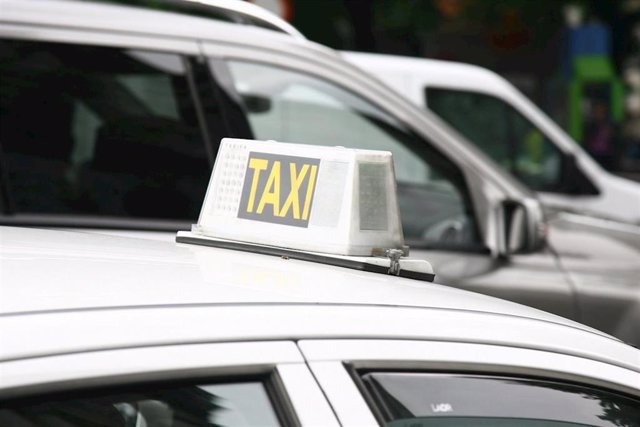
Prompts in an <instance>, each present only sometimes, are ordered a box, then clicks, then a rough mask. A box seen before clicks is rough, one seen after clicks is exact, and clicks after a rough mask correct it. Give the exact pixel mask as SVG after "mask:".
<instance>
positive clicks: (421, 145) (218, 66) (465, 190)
mask: <svg viewBox="0 0 640 427" xmlns="http://www.w3.org/2000/svg"><path fill="white" fill-rule="evenodd" d="M207 61H208V62H209V63H210V64H214V65H210V66H209V69H210V72H211V74H212V75H213V79H214V80H216V81H219V82H221V81H224V82H226V83H221V84H220V86H221V87H222V88H223V90H224V91H225V92H227V93H228V96H229V97H230V98H231V99H234V100H239V99H240V98H241V96H240V93H239V92H238V91H237V90H236V87H235V84H234V83H235V82H234V81H233V78H232V73H231V69H230V67H229V62H233V61H237V62H242V63H246V64H255V65H259V66H264V67H269V68H271V69H281V70H284V71H287V72H292V73H297V74H301V75H304V76H308V77H310V78H313V79H317V80H320V81H322V82H324V83H326V84H329V85H332V86H334V87H336V88H338V89H340V90H342V91H344V92H346V93H348V94H350V95H351V96H354V97H356V98H359V99H361V100H363V101H364V102H366V103H369V104H371V105H372V106H373V107H375V108H377V109H378V110H380V111H381V112H382V113H384V114H386V115H388V116H390V117H392V118H393V119H394V120H396V121H397V122H398V124H399V126H400V128H399V130H400V131H402V132H404V133H406V134H407V136H409V137H411V138H412V139H413V140H414V141H415V142H417V144H413V145H415V146H413V145H412V146H409V145H405V144H403V145H405V147H406V148H407V149H408V150H409V151H411V152H413V153H414V154H415V155H416V156H417V157H418V158H420V160H422V161H425V162H426V160H424V159H425V157H428V156H426V155H425V153H426V152H429V151H432V152H433V153H434V154H435V155H436V157H440V158H442V159H444V161H445V162H447V163H448V164H450V165H451V166H453V167H454V168H455V169H456V172H457V174H456V175H457V176H459V177H460V180H459V181H460V182H459V183H458V184H459V186H456V188H457V189H459V190H460V193H461V199H462V200H463V203H464V207H465V208H467V211H468V214H469V216H470V217H471V220H472V222H473V224H472V227H473V228H474V232H475V234H476V236H478V239H477V242H475V244H472V245H467V246H455V245H434V244H432V243H430V242H426V241H419V240H411V239H409V240H407V242H408V243H409V244H410V245H411V247H413V248H415V249H428V250H444V251H450V252H465V253H480V254H488V253H490V252H491V250H490V249H489V248H488V247H487V245H486V239H485V236H483V233H482V229H481V225H480V223H481V219H480V218H479V216H478V209H477V207H476V205H475V200H474V197H473V195H472V194H471V188H472V187H471V186H470V185H469V183H468V179H467V175H466V174H465V173H464V171H463V170H462V168H461V167H460V165H458V164H457V163H456V162H454V161H453V160H451V159H450V157H449V156H448V155H447V154H445V153H443V151H442V150H441V149H439V148H438V147H437V146H436V144H433V142H432V141H430V140H429V139H428V138H426V137H423V136H422V135H421V134H420V133H418V132H416V131H415V130H414V129H413V127H412V126H411V125H409V124H408V123H407V122H406V121H405V120H403V119H402V118H400V117H398V116H397V115H396V114H393V113H392V112H391V111H389V109H387V108H384V107H383V106H381V105H380V104H379V103H378V102H376V101H374V100H372V99H371V98H370V97H369V96H367V94H364V93H362V92H361V91H356V90H353V88H351V87H349V86H347V85H345V84H343V83H341V82H339V81H337V80H335V79H332V78H330V77H328V76H326V75H321V74H319V73H317V72H314V71H313V70H310V69H309V68H308V67H302V66H301V67H297V66H295V65H294V64H291V63H288V62H285V63H276V62H274V61H270V60H268V59H265V58H260V57H256V58H247V57H244V56H237V55H222V56H215V55H213V54H208V55H207ZM237 102H239V101H237ZM233 111H234V113H235V114H240V115H243V116H244V117H243V121H244V122H245V123H246V124H247V127H246V129H247V130H246V131H247V132H248V133H246V134H243V135H239V136H238V137H239V138H246V139H254V135H253V131H252V129H251V126H250V124H249V119H248V112H247V111H246V109H245V107H244V106H243V105H242V104H241V103H239V108H237V109H234V110H233ZM236 120H240V119H236ZM381 131H384V130H381ZM396 141H397V142H399V143H402V141H398V140H396ZM447 180H448V181H451V180H450V179H449V178H448V177H447ZM452 184H453V182H452ZM454 186H455V185H454Z"/></svg>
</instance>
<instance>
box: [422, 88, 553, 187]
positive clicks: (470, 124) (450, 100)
mask: <svg viewBox="0 0 640 427" xmlns="http://www.w3.org/2000/svg"><path fill="white" fill-rule="evenodd" d="M425 94H426V101H427V106H428V107H429V108H430V109H431V110H433V111H434V112H435V113H436V114H438V115H439V116H440V117H442V118H443V119H444V120H445V121H446V122H448V123H449V124H450V125H451V126H452V127H454V128H455V129H456V130H458V131H459V132H460V133H461V134H462V135H464V136H465V137H466V138H467V139H469V140H470V141H471V142H473V143H475V144H476V145H478V146H479V147H480V148H481V149H482V150H483V151H484V152H485V153H487V154H488V155H489V156H490V157H491V158H493V159H494V160H495V161H496V162H497V163H499V164H500V165H502V166H503V167H505V168H506V169H508V170H509V171H511V172H512V173H513V174H514V175H516V176H517V177H519V178H520V179H521V180H522V181H523V182H524V183H525V184H527V185H528V186H529V187H530V188H532V189H534V190H536V191H554V190H555V189H557V188H558V187H559V186H560V184H561V182H560V180H561V168H562V153H561V152H560V151H559V150H558V148H557V147H556V146H555V145H554V144H553V143H552V142H551V141H550V140H549V139H548V138H547V137H546V136H545V135H544V133H542V131H541V130H540V129H538V128H537V127H536V126H535V125H534V124H533V123H531V122H530V121H529V120H528V119H527V118H525V117H524V116H523V115H522V114H520V112H518V111H517V110H516V109H515V108H513V107H512V106H511V105H509V104H508V103H506V102H505V101H503V100H501V99H498V98H496V97H493V96H490V95H485V94H481V93H477V92H466V91H461V90H449V89H440V88H427V89H426V90H425Z"/></svg>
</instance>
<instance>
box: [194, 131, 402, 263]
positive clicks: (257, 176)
mask: <svg viewBox="0 0 640 427" xmlns="http://www.w3.org/2000/svg"><path fill="white" fill-rule="evenodd" d="M395 186H396V184H395V178H394V172H393V162H392V156H391V153H389V152H385V151H371V150H355V149H350V148H342V147H321V146H310V145H299V144H288V143H280V142H273V141H254V140H241V139H230V138H225V139H223V140H222V143H221V144H220V149H219V151H218V157H217V159H216V164H215V166H214V169H213V173H212V175H211V181H210V182H209V188H208V190H207V194H206V196H205V201H204V204H203V207H202V211H201V213H200V218H199V219H198V224H197V225H196V226H195V227H194V228H193V231H194V232H195V233H199V234H202V235H204V236H211V237H218V238H223V239H230V240H237V241H243V242H250V243H254V244H264V245H272V246H279V247H284V248H290V249H298V250H307V251H314V252H323V253H330V254H337V255H364V256H371V255H372V253H373V251H374V249H380V248H384V249H389V248H398V249H401V248H402V247H403V245H404V239H403V235H402V227H401V224H400V215H399V210H398V201H397V198H396V191H395Z"/></svg>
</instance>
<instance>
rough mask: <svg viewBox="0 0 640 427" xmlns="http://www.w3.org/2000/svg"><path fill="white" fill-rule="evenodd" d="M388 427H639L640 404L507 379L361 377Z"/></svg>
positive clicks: (392, 374)
mask: <svg viewBox="0 0 640 427" xmlns="http://www.w3.org/2000/svg"><path fill="white" fill-rule="evenodd" d="M362 380H363V382H364V385H365V389H366V392H367V393H366V394H367V395H368V396H367V397H368V398H369V400H370V404H371V405H372V406H373V407H374V408H375V409H376V410H377V411H378V413H380V415H381V416H382V417H383V418H384V421H385V423H386V425H389V426H415V427H453V426H457V427H471V426H474V427H485V426H486V427H489V426H494V427H516V426H517V427H573V426H592V427H614V426H617V427H638V425H640V424H639V420H640V401H637V400H635V399H632V398H629V397H626V396H622V395H618V394H615V393H611V392H608V391H603V390H599V389H591V388H588V387H584V386H580V385H574V384H564V383H560V382H552V381H544V380H529V379H522V378H507V377H484V376H472V375H462V374H460V375H447V374H428V373H401V372H380V373H367V374H365V375H363V376H362Z"/></svg>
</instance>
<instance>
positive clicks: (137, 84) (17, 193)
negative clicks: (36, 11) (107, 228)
mask: <svg viewBox="0 0 640 427" xmlns="http://www.w3.org/2000/svg"><path fill="white" fill-rule="evenodd" d="M193 105H194V104H193V102H192V99H191V96H190V92H189V90H188V84H187V76H186V70H185V64H184V62H183V59H182V58H181V57H180V56H177V55H173V54H164V53H152V52H142V51H130V50H121V49H113V48H103V47H90V46H76V45H69V44H57V43H37V42H23V41H8V40H3V41H0V143H1V144H2V150H3V152H4V156H3V161H4V164H5V166H6V169H7V171H8V173H7V178H8V181H9V185H10V192H11V196H12V199H13V202H14V205H15V206H14V209H15V211H16V212H19V213H38V214H85V215H105V216H114V217H156V218H166V219H190V220H194V219H195V218H197V215H198V212H199V208H200V205H201V202H202V199H203V197H204V192H205V190H206V185H207V181H208V176H209V165H208V161H207V158H206V154H205V147H204V143H203V141H202V139H201V136H200V133H199V128H198V124H197V122H196V113H195V110H194V107H193Z"/></svg>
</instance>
